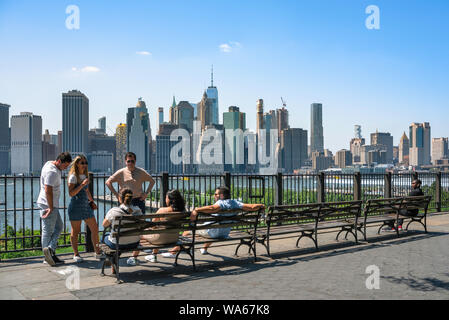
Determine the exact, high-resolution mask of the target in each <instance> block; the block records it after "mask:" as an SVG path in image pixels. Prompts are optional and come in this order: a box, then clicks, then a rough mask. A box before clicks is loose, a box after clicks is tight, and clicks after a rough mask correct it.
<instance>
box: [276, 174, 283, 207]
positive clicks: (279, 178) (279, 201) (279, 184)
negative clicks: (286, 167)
mask: <svg viewBox="0 0 449 320" xmlns="http://www.w3.org/2000/svg"><path fill="white" fill-rule="evenodd" d="M275 177H276V184H275V199H274V205H275V206H282V204H283V203H284V192H283V191H284V190H283V186H282V172H278V173H277V175H276V176H275Z"/></svg>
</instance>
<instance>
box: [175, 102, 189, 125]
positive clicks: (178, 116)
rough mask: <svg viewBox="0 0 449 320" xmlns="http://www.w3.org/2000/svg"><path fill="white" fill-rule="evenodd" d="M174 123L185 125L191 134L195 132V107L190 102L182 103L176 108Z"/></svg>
mask: <svg viewBox="0 0 449 320" xmlns="http://www.w3.org/2000/svg"><path fill="white" fill-rule="evenodd" d="M174 123H175V124H177V125H185V126H186V127H187V129H188V130H189V131H190V132H192V131H193V107H192V105H191V104H190V103H189V102H188V101H181V102H179V104H178V105H177V106H176V107H175V108H174Z"/></svg>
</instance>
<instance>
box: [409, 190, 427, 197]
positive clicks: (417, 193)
mask: <svg viewBox="0 0 449 320" xmlns="http://www.w3.org/2000/svg"><path fill="white" fill-rule="evenodd" d="M423 195H424V192H422V190H421V188H416V189H413V190H412V191H410V193H409V195H408V196H409V197H419V196H423Z"/></svg>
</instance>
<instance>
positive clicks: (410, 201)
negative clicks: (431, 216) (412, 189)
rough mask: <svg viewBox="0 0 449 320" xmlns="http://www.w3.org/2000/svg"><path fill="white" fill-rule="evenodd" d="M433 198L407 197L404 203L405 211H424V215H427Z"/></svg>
mask: <svg viewBox="0 0 449 320" xmlns="http://www.w3.org/2000/svg"><path fill="white" fill-rule="evenodd" d="M431 199H432V196H417V197H405V198H403V201H402V208H401V209H403V210H409V211H412V210H417V212H419V211H420V210H423V211H424V213H427V209H428V207H429V203H430V200H431Z"/></svg>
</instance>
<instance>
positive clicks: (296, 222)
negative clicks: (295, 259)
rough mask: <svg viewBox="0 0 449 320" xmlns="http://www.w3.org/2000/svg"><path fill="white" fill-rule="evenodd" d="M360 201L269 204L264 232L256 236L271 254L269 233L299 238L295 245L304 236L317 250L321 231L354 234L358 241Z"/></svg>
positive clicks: (257, 240) (258, 241)
mask: <svg viewBox="0 0 449 320" xmlns="http://www.w3.org/2000/svg"><path fill="white" fill-rule="evenodd" d="M361 206H362V202H361V201H347V202H333V203H312V204H299V205H290V206H272V207H269V208H268V214H267V217H266V227H265V228H263V229H261V230H264V231H265V233H264V234H260V231H261V230H259V235H258V237H257V239H256V242H257V243H260V244H262V245H264V246H265V248H266V250H267V254H268V255H269V256H270V238H271V237H272V236H284V235H287V236H288V235H290V236H291V237H298V239H297V241H296V247H298V244H299V241H300V240H301V239H302V238H303V237H307V238H310V239H312V241H313V242H314V244H315V248H316V249H317V250H318V233H319V231H321V230H327V229H334V228H337V230H339V232H338V234H337V239H338V237H339V235H340V234H341V233H342V232H347V233H351V234H352V235H354V238H355V241H356V243H357V242H358V238H357V232H355V230H356V229H357V225H358V219H359V216H360V213H361Z"/></svg>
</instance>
